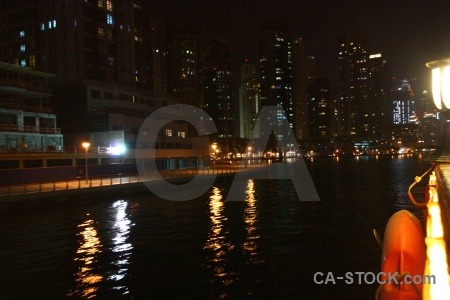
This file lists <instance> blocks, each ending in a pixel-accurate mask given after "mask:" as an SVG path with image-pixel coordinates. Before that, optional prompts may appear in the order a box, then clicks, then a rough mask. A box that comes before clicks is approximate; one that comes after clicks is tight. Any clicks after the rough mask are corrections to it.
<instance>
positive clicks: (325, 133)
mask: <svg viewBox="0 0 450 300" xmlns="http://www.w3.org/2000/svg"><path fill="white" fill-rule="evenodd" d="M331 102H332V88H331V84H330V80H328V79H325V78H319V79H316V80H315V81H314V82H313V83H312V84H310V85H309V86H308V93H307V104H308V127H309V128H308V132H309V138H310V139H326V138H330V137H331V135H332V132H331V128H332V126H331V120H332V117H331V113H332V110H331Z"/></svg>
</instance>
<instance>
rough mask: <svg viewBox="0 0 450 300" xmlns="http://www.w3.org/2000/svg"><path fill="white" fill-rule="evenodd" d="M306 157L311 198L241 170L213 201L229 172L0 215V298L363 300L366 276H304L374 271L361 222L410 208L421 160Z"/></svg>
mask: <svg viewBox="0 0 450 300" xmlns="http://www.w3.org/2000/svg"><path fill="white" fill-rule="evenodd" d="M307 165H308V167H309V169H310V173H311V175H312V177H313V180H314V183H315V185H316V188H317V190H318V192H319V196H320V198H321V201H318V202H315V203H305V202H301V201H298V200H297V197H296V192H295V189H294V188H293V186H292V184H290V183H289V182H286V181H271V180H255V181H253V180H250V181H248V182H247V189H246V200H245V201H242V202H231V201H230V202H225V199H226V193H227V189H229V186H230V185H231V182H232V180H233V178H231V177H230V178H226V179H222V181H220V180H218V181H217V182H216V183H215V184H214V187H212V188H211V189H210V191H209V192H208V193H205V195H204V196H203V197H201V198H199V199H196V200H193V201H186V202H183V203H174V202H171V201H166V200H161V199H158V198H156V197H154V196H152V195H151V194H145V193H143V194H142V195H141V194H139V195H137V196H136V195H133V196H130V197H129V199H121V198H119V196H115V195H110V196H108V198H104V199H96V198H94V197H92V198H89V199H87V200H86V201H85V202H82V201H81V202H73V203H68V202H67V203H64V205H55V206H54V207H50V208H49V207H43V208H38V209H37V210H36V211H26V210H25V211H24V210H20V211H19V212H18V213H15V214H10V213H5V214H3V215H2V218H1V221H2V228H3V229H2V231H0V240H1V241H2V242H1V243H0V265H1V266H2V268H1V269H2V271H3V273H2V272H1V271H0V282H2V283H3V287H2V288H1V289H0V299H27V298H33V297H32V295H31V294H29V293H31V292H28V291H32V293H33V294H35V295H41V296H42V297H41V298H43V299H61V298H63V297H64V296H66V295H67V296H72V297H73V298H77V299H79V298H83V299H89V298H94V297H95V298H98V299H113V298H114V299H116V298H126V299H131V298H134V299H146V298H152V299H172V298H175V299H180V298H182V299H220V298H227V299H249V298H251V299H267V298H273V299H277V298H283V299H294V298H295V299H299V298H300V299H310V300H312V299H367V298H371V297H372V296H373V295H374V291H375V290H376V286H370V285H367V286H363V285H361V286H359V285H351V286H349V285H336V286H331V285H329V286H318V285H314V283H313V281H312V278H313V277H312V276H313V274H314V272H317V271H322V272H328V271H333V272H336V274H339V275H340V274H342V273H343V272H346V271H372V272H378V271H379V267H380V263H379V261H380V256H381V253H380V252H379V249H378V245H377V244H376V242H375V240H374V239H373V234H372V229H373V228H376V229H377V230H378V231H379V233H380V234H381V235H382V233H383V231H384V227H385V225H386V222H387V220H388V219H389V217H390V216H391V215H392V213H394V212H395V211H397V210H399V209H404V208H407V209H410V210H412V209H413V208H412V207H411V204H410V203H409V202H408V201H409V200H408V198H407V194H406V192H407V188H408V186H409V185H410V184H411V183H412V182H413V179H414V176H417V175H421V174H422V173H423V172H424V171H425V170H426V169H428V167H429V166H428V165H423V164H420V161H419V160H418V159H417V158H416V157H411V158H410V157H399V158H393V157H392V158H391V157H382V156H380V157H375V158H368V157H360V158H357V159H354V158H345V157H342V158H339V157H337V158H333V159H328V158H323V159H314V160H310V161H307ZM423 181H425V182H426V178H424V180H423ZM413 192H414V194H415V195H417V197H418V198H419V197H420V195H422V194H423V191H422V190H421V187H417V188H415V189H414V191H413ZM418 200H420V199H418ZM130 203H133V204H130ZM86 212H89V214H88V215H87V216H86ZM135 224H136V225H135ZM42 274H45V275H46V276H42ZM23 287H27V288H28V291H27V289H25V288H23ZM177 287H179V288H178V289H177Z"/></svg>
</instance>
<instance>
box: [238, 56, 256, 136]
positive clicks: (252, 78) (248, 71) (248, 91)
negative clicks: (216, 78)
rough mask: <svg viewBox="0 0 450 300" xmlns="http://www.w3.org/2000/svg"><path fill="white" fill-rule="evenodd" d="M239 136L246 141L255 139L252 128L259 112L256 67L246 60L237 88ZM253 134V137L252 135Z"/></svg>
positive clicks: (254, 131)
mask: <svg viewBox="0 0 450 300" xmlns="http://www.w3.org/2000/svg"><path fill="white" fill-rule="evenodd" d="M239 107H240V112H241V115H240V121H241V122H240V124H241V128H240V136H241V137H243V138H246V139H249V138H252V137H256V132H257V131H258V129H257V128H254V125H255V123H256V119H257V118H258V114H259V112H260V110H261V96H260V83H259V81H258V74H257V70H256V65H255V64H253V63H249V62H248V61H247V60H246V61H245V62H244V64H243V65H242V67H241V85H240V87H239ZM252 132H253V135H252Z"/></svg>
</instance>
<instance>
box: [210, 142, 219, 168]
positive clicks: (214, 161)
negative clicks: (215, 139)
mask: <svg viewBox="0 0 450 300" xmlns="http://www.w3.org/2000/svg"><path fill="white" fill-rule="evenodd" d="M211 148H212V149H213V159H214V160H213V170H215V169H216V151H219V150H217V144H212V146H211Z"/></svg>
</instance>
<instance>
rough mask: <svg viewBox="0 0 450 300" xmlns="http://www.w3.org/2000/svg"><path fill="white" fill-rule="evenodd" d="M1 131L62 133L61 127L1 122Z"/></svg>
mask: <svg viewBox="0 0 450 300" xmlns="http://www.w3.org/2000/svg"><path fill="white" fill-rule="evenodd" d="M0 132H29V133H42V134H61V128H42V127H36V126H19V125H13V124H0Z"/></svg>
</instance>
